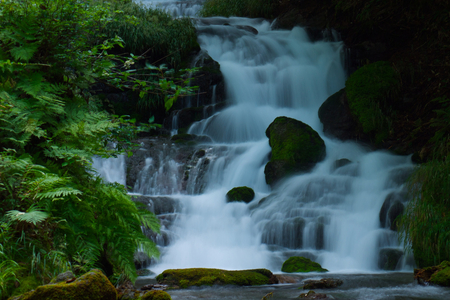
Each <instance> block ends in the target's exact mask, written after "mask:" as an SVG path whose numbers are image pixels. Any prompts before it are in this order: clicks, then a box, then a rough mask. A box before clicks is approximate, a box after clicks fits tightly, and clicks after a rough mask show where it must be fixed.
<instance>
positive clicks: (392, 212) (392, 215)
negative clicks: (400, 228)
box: [387, 201, 405, 231]
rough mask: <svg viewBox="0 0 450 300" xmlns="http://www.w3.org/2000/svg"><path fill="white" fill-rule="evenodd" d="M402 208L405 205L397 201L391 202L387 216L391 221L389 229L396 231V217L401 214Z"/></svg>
mask: <svg viewBox="0 0 450 300" xmlns="http://www.w3.org/2000/svg"><path fill="white" fill-rule="evenodd" d="M404 210H405V206H404V205H403V204H402V203H400V202H399V201H395V202H394V204H392V206H391V207H390V208H389V211H388V213H387V216H388V219H389V221H390V223H391V226H390V227H389V228H390V229H391V230H394V231H397V223H398V220H397V217H398V216H400V215H402V214H403V211H404Z"/></svg>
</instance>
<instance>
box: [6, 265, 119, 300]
mask: <svg viewBox="0 0 450 300" xmlns="http://www.w3.org/2000/svg"><path fill="white" fill-rule="evenodd" d="M42 299H52V300H116V299H117V291H116V289H115V288H114V286H113V285H112V284H111V282H110V281H109V280H108V278H107V277H106V276H105V275H104V274H103V273H102V271H100V270H98V269H93V270H91V271H89V272H88V273H86V274H84V275H82V276H80V277H79V278H77V279H76V280H75V281H73V282H70V283H66V282H61V283H55V284H48V285H42V286H39V287H37V288H36V289H35V290H33V291H31V292H28V293H25V294H22V295H20V296H17V297H14V298H11V300H42Z"/></svg>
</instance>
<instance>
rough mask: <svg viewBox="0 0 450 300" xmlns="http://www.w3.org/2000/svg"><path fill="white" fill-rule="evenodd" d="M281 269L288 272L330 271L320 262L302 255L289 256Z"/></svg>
mask: <svg viewBox="0 0 450 300" xmlns="http://www.w3.org/2000/svg"><path fill="white" fill-rule="evenodd" d="M281 271H282V272H286V273H307V272H328V270H327V269H324V268H322V266H321V265H320V264H318V263H316V262H314V261H312V260H310V259H309V258H306V257H301V256H292V257H289V258H288V259H287V260H286V261H285V262H284V263H283V266H282V267H281Z"/></svg>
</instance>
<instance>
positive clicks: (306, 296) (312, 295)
mask: <svg viewBox="0 0 450 300" xmlns="http://www.w3.org/2000/svg"><path fill="white" fill-rule="evenodd" d="M298 297H299V298H303V299H327V298H328V297H327V295H326V294H321V293H316V292H314V291H309V292H307V293H304V294H300V296H298Z"/></svg>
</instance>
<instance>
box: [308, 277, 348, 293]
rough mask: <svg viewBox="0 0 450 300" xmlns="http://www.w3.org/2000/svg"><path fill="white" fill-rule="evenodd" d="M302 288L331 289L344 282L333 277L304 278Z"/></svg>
mask: <svg viewBox="0 0 450 300" xmlns="http://www.w3.org/2000/svg"><path fill="white" fill-rule="evenodd" d="M304 283H305V284H304V285H303V289H304V290H311V289H332V288H337V287H338V286H341V285H342V284H343V283H344V282H343V281H342V280H340V279H335V278H322V279H320V280H305V282H304Z"/></svg>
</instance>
